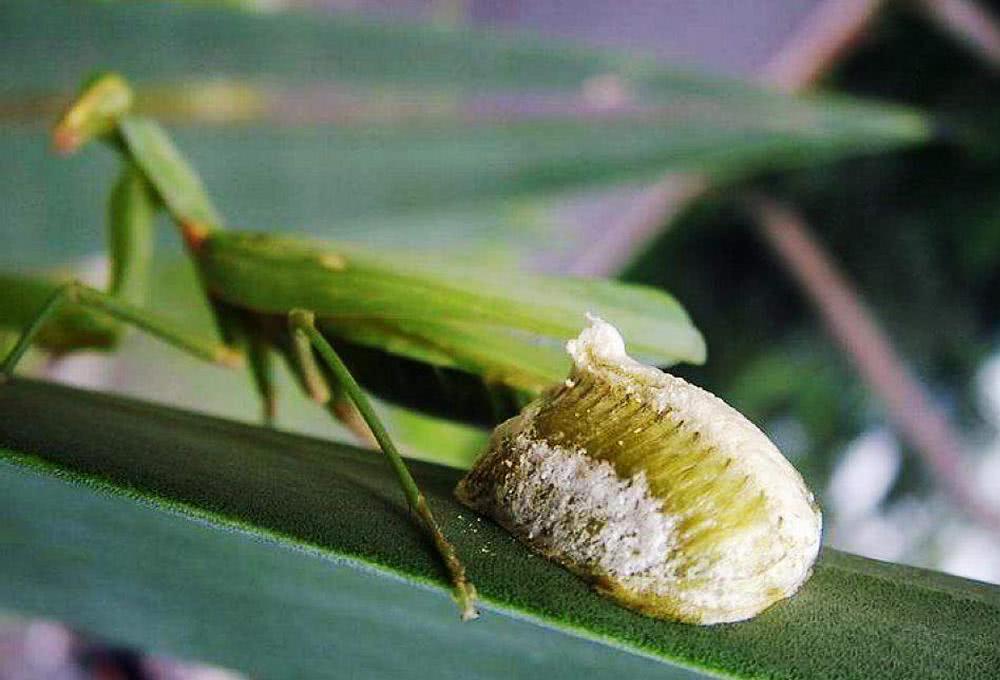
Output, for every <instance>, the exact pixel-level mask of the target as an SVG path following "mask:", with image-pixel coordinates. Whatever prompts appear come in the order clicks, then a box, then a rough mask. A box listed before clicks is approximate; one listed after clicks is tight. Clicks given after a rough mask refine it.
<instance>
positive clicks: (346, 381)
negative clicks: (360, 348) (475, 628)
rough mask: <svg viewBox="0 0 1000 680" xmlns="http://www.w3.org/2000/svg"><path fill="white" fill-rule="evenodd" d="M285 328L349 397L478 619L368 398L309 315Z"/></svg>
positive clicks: (470, 593)
mask: <svg viewBox="0 0 1000 680" xmlns="http://www.w3.org/2000/svg"><path fill="white" fill-rule="evenodd" d="M288 325H289V328H290V329H291V331H292V334H293V336H295V337H296V338H297V339H296V341H295V342H296V343H299V344H301V343H302V342H303V341H305V342H307V343H308V344H309V345H311V346H312V347H313V348H315V350H316V352H318V353H319V355H320V357H321V358H322V359H323V361H324V362H325V363H326V365H327V366H328V368H329V369H330V372H331V373H333V375H334V377H335V378H336V379H337V382H338V383H339V386H340V387H341V388H342V389H343V390H344V392H345V393H346V394H347V395H348V396H349V397H350V399H351V401H353V402H354V405H355V406H356V407H357V409H358V411H359V412H360V413H361V417H362V418H364V420H365V422H366V423H367V424H368V427H369V428H370V429H371V432H372V435H374V437H375V440H376V441H377V442H378V444H379V446H380V447H381V449H382V451H383V452H384V453H385V455H386V457H387V458H388V460H389V465H390V466H391V467H392V469H393V472H395V473H396V478H397V479H398V480H399V483H400V486H401V487H402V488H403V492H404V493H405V494H406V501H407V503H408V504H409V506H410V509H411V510H412V511H413V512H415V513H416V514H417V516H418V517H419V518H420V521H421V523H422V524H423V526H424V528H426V530H427V532H428V533H429V534H430V536H431V538H432V539H433V541H434V545H435V547H436V548H437V551H438V553H440V555H441V558H442V559H443V560H444V563H445V566H446V567H447V569H448V574H449V576H450V577H451V582H452V587H453V592H454V597H455V599H456V601H457V602H458V605H459V608H460V609H461V610H462V618H463V619H464V620H469V619H474V618H476V617H477V616H478V613H477V612H476V608H475V600H476V589H475V587H474V586H473V585H472V583H471V582H470V581H469V580H468V578H467V577H466V575H465V566H464V565H463V564H462V562H461V561H460V560H459V559H458V554H457V553H456V552H455V548H454V546H452V545H451V543H450V542H449V541H448V539H446V538H445V537H444V534H443V533H442V532H441V529H440V528H439V527H438V524H437V521H436V520H435V519H434V515H433V514H432V513H431V509H430V506H428V505H427V500H426V499H425V498H424V494H423V493H422V492H421V491H420V488H419V487H418V486H417V483H416V481H414V479H413V477H412V476H411V475H410V471H409V470H408V469H407V467H406V464H405V463H404V462H403V459H402V457H401V456H400V455H399V451H397V450H396V446H395V444H393V442H392V439H391V438H390V437H389V433H388V432H386V429H385V427H384V426H383V425H382V422H381V421H380V420H379V418H378V416H377V415H376V414H375V410H374V409H373V408H372V405H371V402H370V401H368V397H366V396H365V393H364V392H363V391H362V390H361V386H360V385H358V383H357V382H356V381H355V380H354V377H353V376H352V375H351V373H350V371H348V370H347V366H345V365H344V362H343V361H341V359H340V357H339V356H338V355H337V353H336V351H334V349H333V347H332V346H331V345H330V343H329V342H327V340H326V338H324V337H323V335H322V333H320V332H319V330H317V328H316V325H315V315H314V314H313V313H312V312H309V311H306V310H302V309H296V310H292V311H291V312H290V313H289V314H288Z"/></svg>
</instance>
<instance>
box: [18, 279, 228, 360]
mask: <svg viewBox="0 0 1000 680" xmlns="http://www.w3.org/2000/svg"><path fill="white" fill-rule="evenodd" d="M66 304H73V305H77V306H79V307H83V308H87V309H91V310H94V311H98V312H103V313H104V314H107V315H108V316H109V317H111V318H112V319H114V320H115V321H119V322H122V323H125V324H129V325H132V326H135V327H137V328H139V329H141V330H143V331H145V332H147V333H149V334H150V335H152V336H153V337H156V338H159V339H160V340H162V341H164V342H166V343H168V344H171V345H173V346H174V347H177V348H178V349H180V350H183V351H185V352H187V353H188V354H191V355H193V356H195V357H198V358H199V359H204V360H205V361H211V362H213V363H217V364H222V365H223V366H233V367H235V366H241V365H242V364H243V354H242V353H241V352H239V351H237V350H234V349H233V348H232V347H228V346H226V345H221V344H219V343H215V342H211V341H209V340H205V339H203V338H200V337H198V336H195V335H192V334H190V333H188V332H186V331H183V330H180V329H177V328H175V327H174V325H173V324H172V323H170V322H168V321H164V320H162V319H159V318H157V317H156V316H154V315H153V314H150V313H149V312H148V311H146V310H143V309H139V308H138V307H135V306H133V305H130V304H129V303H127V302H123V301H121V300H119V299H117V298H115V297H114V296H112V295H108V294H107V293H102V292H101V291H99V290H95V289H93V288H90V287H88V286H85V285H83V284H81V283H78V282H75V281H74V282H70V283H67V284H65V285H63V286H60V287H59V288H58V289H57V290H56V291H55V293H53V294H52V296H51V297H50V298H49V299H48V300H47V301H46V302H45V304H44V305H42V308H41V309H40V310H39V311H38V313H37V314H36V316H35V318H34V319H33V320H32V321H31V322H30V323H29V324H28V325H27V326H26V327H25V328H24V330H23V331H22V332H21V336H20V337H19V338H18V341H17V343H16V344H15V345H14V348H13V349H11V350H10V352H9V353H8V354H7V356H6V357H5V358H4V360H3V363H2V364H0V379H2V378H5V377H7V376H9V375H11V373H13V371H14V368H15V367H16V366H17V363H18V361H20V359H21V357H22V356H24V353H25V351H27V349H28V347H29V346H31V343H32V341H33V340H34V339H35V337H36V336H37V335H38V333H39V331H41V330H42V328H43V327H44V326H45V324H46V322H47V321H48V320H49V319H51V318H52V317H53V315H55V314H56V313H58V312H59V310H60V308H62V307H63V306H64V305H66Z"/></svg>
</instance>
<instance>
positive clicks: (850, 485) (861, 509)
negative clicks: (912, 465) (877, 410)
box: [826, 429, 901, 521]
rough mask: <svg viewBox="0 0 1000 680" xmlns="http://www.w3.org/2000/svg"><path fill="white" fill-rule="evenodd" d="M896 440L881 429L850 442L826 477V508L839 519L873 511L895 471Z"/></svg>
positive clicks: (898, 462) (896, 471)
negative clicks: (827, 484)
mask: <svg viewBox="0 0 1000 680" xmlns="http://www.w3.org/2000/svg"><path fill="white" fill-rule="evenodd" d="M900 463H901V459H900V452H899V442H897V441H896V438H895V437H894V436H892V435H891V434H890V433H889V432H888V431H886V430H883V429H878V430H869V431H868V432H865V433H863V434H862V435H861V436H860V437H858V438H857V439H855V440H854V441H853V442H851V443H850V444H849V445H848V446H847V449H846V450H845V451H844V454H843V455H842V456H841V458H840V462H839V463H838V464H837V467H836V468H835V469H834V471H833V474H832V475H831V477H830V484H829V486H828V487H827V491H826V499H827V507H828V508H829V509H830V510H831V511H832V512H833V513H834V514H835V515H836V516H837V517H838V518H839V519H840V520H842V521H850V520H854V519H857V518H860V517H864V516H865V515H869V514H871V513H872V512H874V511H875V509H876V508H877V507H878V505H879V503H881V502H882V501H883V500H884V499H885V497H886V494H888V493H889V490H890V489H891V488H892V483H893V482H894V481H896V475H898V474H899V467H900Z"/></svg>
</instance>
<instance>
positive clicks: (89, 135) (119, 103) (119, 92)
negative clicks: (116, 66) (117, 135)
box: [52, 73, 132, 154]
mask: <svg viewBox="0 0 1000 680" xmlns="http://www.w3.org/2000/svg"><path fill="white" fill-rule="evenodd" d="M131 107H132V88H130V87H129V85H128V83H127V82H125V79H124V78H122V77H121V76H120V75H118V74H117V73H100V74H97V75H95V76H94V77H92V78H90V79H89V80H88V81H87V82H86V83H84V86H83V88H82V89H81V90H80V93H79V94H78V95H77V97H76V98H75V99H74V100H73V102H72V103H71V104H70V105H69V108H67V109H66V112H65V113H64V114H63V115H62V116H61V117H60V118H59V122H58V123H56V126H55V128H53V130H52V143H53V146H54V147H55V149H56V151H58V152H59V153H61V154H70V153H73V152H74V151H76V150H77V149H79V148H80V147H81V146H83V145H84V144H86V143H87V142H89V141H90V140H91V139H94V138H96V137H102V136H104V135H106V134H108V133H110V132H112V131H113V130H114V128H115V124H116V122H117V120H118V118H120V117H121V116H123V115H124V114H126V113H127V112H128V111H129V109H130V108H131Z"/></svg>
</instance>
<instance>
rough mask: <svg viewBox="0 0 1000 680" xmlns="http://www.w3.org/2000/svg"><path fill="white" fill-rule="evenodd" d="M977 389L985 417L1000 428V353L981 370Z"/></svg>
mask: <svg viewBox="0 0 1000 680" xmlns="http://www.w3.org/2000/svg"><path fill="white" fill-rule="evenodd" d="M976 388H977V392H978V393H979V405H980V409H981V410H982V414H983V417H984V418H986V419H987V420H988V421H990V422H991V423H993V424H994V425H996V426H997V427H1000V353H996V354H994V355H993V356H992V357H990V358H989V359H987V360H986V361H985V362H984V363H983V365H982V366H981V367H980V368H979V371H978V372H977V373H976Z"/></svg>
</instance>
